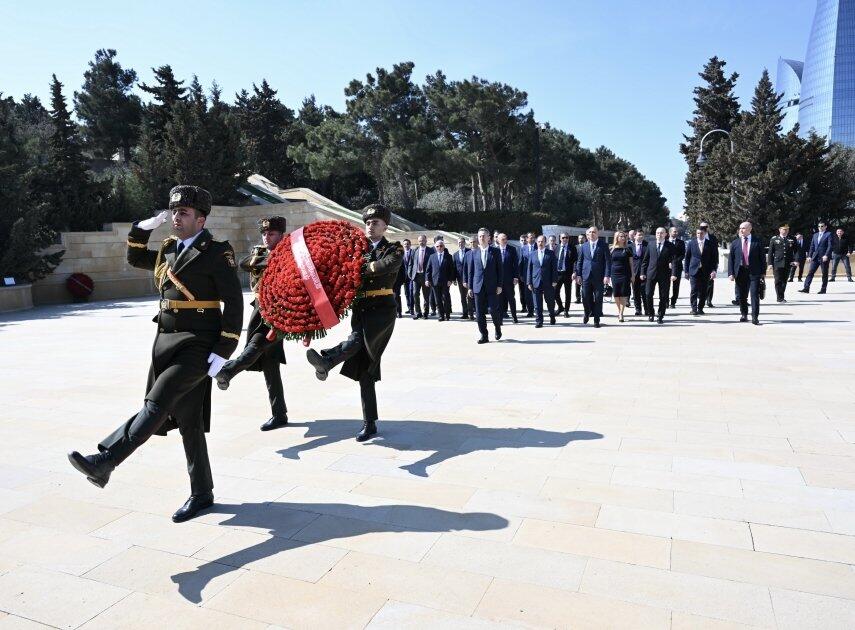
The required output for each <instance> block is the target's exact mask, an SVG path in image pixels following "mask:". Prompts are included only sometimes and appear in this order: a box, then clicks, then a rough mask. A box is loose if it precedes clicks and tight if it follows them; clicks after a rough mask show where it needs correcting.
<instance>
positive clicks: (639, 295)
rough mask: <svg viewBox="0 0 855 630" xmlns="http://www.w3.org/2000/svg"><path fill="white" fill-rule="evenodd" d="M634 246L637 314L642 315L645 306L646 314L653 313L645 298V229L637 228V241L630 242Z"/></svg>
mask: <svg viewBox="0 0 855 630" xmlns="http://www.w3.org/2000/svg"><path fill="white" fill-rule="evenodd" d="M630 247H631V248H632V301H633V303H634V304H635V314H636V315H641V308H642V306H643V307H644V311H645V313H644V314H645V315H652V313H648V312H647V301H646V300H645V299H644V296H645V291H644V279H643V278H642V277H641V276H642V275H643V273H642V271H641V270H642V263H643V261H644V254H645V253H646V252H647V241H645V240H644V231H643V230H635V242H633V243H630Z"/></svg>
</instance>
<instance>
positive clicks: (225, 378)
mask: <svg viewBox="0 0 855 630" xmlns="http://www.w3.org/2000/svg"><path fill="white" fill-rule="evenodd" d="M283 222H284V219H283ZM281 231H284V224H283V227H282V230H281ZM269 256H270V251H269V250H268V249H267V247H265V246H264V245H257V246H255V247H253V249H252V252H251V253H250V254H249V256H246V257H245V258H243V259H242V260H241V261H240V268H241V269H243V270H244V271H246V272H248V273H249V283H250V288H252V292H253V295H254V298H253V300H252V303H251V305H252V307H253V310H252V315H250V318H249V324H248V325H247V329H246V346H245V347H244V349H243V352H241V354H240V355H239V356H238V357H236V358H235V359H233V360H232V361H229V362H227V363H226V364H225V365H224V366H223V369H222V370H220V373H219V374H218V375H217V383H218V386H219V387H220V389H227V388H228V386H229V382H230V381H231V379H233V378H234V377H235V376H237V375H238V374H239V373H240V372H242V371H244V370H251V371H255V372H259V371H260V372H262V373H263V374H264V382H265V384H266V385H267V397H268V399H269V400H270V410H271V412H272V414H273V416H272V418H271V421H272V425H280V424H284V423H285V422H287V420H288V407H287V406H286V404H285V394H284V392H283V389H282V376H281V374H280V372H279V366H280V365H283V364H284V363H285V349H284V347H283V344H282V341H281V340H279V341H270V340H268V339H267V334H268V333H269V332H270V327H269V326H268V325H267V324H265V323H264V320H263V319H262V317H261V310H260V307H259V303H258V291H259V284H260V283H261V279H262V277H263V276H264V271H265V269H267V260H268V258H269ZM272 425H271V427H272ZM265 426H267V425H265ZM264 428H265V427H262V429H264Z"/></svg>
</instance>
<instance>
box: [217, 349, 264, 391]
mask: <svg viewBox="0 0 855 630" xmlns="http://www.w3.org/2000/svg"><path fill="white" fill-rule="evenodd" d="M264 350H265V348H264V347H263V346H257V345H255V344H254V343H250V344H247V346H246V348H244V349H243V352H241V353H240V354H239V355H238V356H237V357H235V358H234V359H232V360H231V361H226V362H225V363H224V364H223V367H222V369H221V370H220V371H219V372H218V373H217V376H215V377H214V378H215V379H216V381H217V387H219V388H220V389H222V390H226V389H228V388H229V383H231V380H232V379H233V378H234V377H235V376H237V375H238V374H240V373H241V372H243V371H244V370H246V369H247V368H249V367H250V366H251V365H252V364H253V363H255V362H256V361H257V360H258V357H260V356H261V355H262V354H263V353H264Z"/></svg>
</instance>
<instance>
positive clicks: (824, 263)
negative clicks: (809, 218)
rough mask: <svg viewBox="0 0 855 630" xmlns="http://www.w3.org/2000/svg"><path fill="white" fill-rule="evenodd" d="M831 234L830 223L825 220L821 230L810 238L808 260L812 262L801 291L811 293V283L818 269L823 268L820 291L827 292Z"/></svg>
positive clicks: (820, 225) (822, 222) (820, 226)
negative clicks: (829, 230)
mask: <svg viewBox="0 0 855 630" xmlns="http://www.w3.org/2000/svg"><path fill="white" fill-rule="evenodd" d="M831 241H832V239H831V234H830V233H829V232H828V225H827V224H826V223H825V221H821V222H820V224H819V232H817V233H816V234H814V235H813V238H811V240H810V250H809V251H808V255H807V260H808V262H809V263H810V267H809V268H808V274H807V277H806V278H805V285H804V287H803V288H801V289H799V293H810V283H811V282H812V281H813V276H814V274H815V273H816V270H817V269H822V288H821V289H820V290H819V292H820V293H825V289H826V287H827V286H828V263H829V261H830V260H831V249H832V242H831Z"/></svg>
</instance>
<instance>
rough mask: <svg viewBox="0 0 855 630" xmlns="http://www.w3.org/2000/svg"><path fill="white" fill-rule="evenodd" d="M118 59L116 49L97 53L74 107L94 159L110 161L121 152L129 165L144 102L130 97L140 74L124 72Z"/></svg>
mask: <svg viewBox="0 0 855 630" xmlns="http://www.w3.org/2000/svg"><path fill="white" fill-rule="evenodd" d="M115 58H116V51H115V50H113V49H107V50H104V49H101V50H98V51H97V52H96V53H95V60H94V61H90V62H89V70H87V71H86V72H85V73H84V75H83V78H84V81H83V88H82V90H81V91H80V92H75V93H74V106H75V109H76V111H77V116H78V117H79V118H80V119H81V120H82V121H83V126H82V128H81V132H82V135H83V141H84V144H85V145H86V146H88V147H90V148H91V149H92V150H93V153H94V154H95V156H96V157H101V158H107V159H110V158H112V157H113V155H114V154H115V153H116V152H117V151H121V155H122V159H123V160H124V162H125V163H128V162H130V159H131V148H132V147H133V146H134V144H136V140H137V137H138V135H139V124H140V116H141V115H142V103H141V102H140V98H139V97H138V96H137V95H135V94H131V89H132V88H133V86H134V83H136V80H137V73H136V72H134V71H133V70H131V69H128V70H125V69H123V68H122V66H121V64H119V62H118V61H116V59H115Z"/></svg>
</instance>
